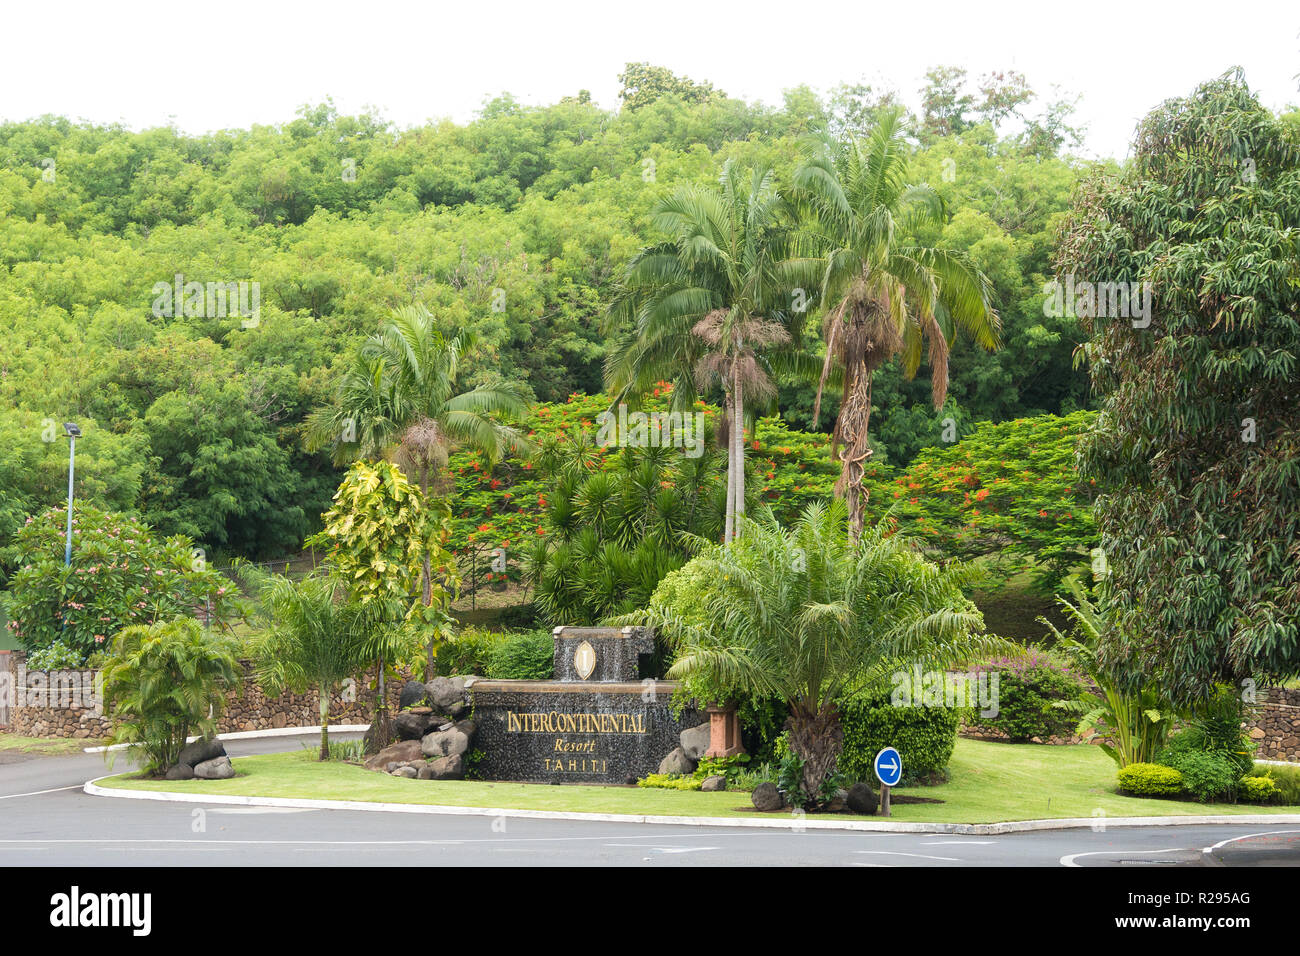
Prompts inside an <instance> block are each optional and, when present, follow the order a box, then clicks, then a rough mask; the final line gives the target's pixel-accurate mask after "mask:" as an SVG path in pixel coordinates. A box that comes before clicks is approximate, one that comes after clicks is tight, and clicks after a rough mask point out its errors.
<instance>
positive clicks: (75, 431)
mask: <svg viewBox="0 0 1300 956" xmlns="http://www.w3.org/2000/svg"><path fill="white" fill-rule="evenodd" d="M63 430H64V432H66V433H67V435H68V539H67V543H66V544H65V545H64V548H63V564H64V566H65V567H66V566H68V565H71V564H72V474H73V470H74V468H75V461H76V454H77V439H78V438H80V437H81V429H80V428H78V427H77V423H76V422H64V423H63ZM64 620H65V624H66V617H65V619H64Z"/></svg>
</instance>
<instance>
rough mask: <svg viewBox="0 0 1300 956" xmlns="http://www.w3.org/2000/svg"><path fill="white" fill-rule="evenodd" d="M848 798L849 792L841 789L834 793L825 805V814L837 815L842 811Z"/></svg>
mask: <svg viewBox="0 0 1300 956" xmlns="http://www.w3.org/2000/svg"><path fill="white" fill-rule="evenodd" d="M848 798H849V792H848V791H847V790H845V789H843V788H840V789H838V790H836V791H835V794H834V796H832V797H831V798H830V800H829V801H828V802H827V803H826V812H827V813H839V812H840V811H842V810H843V809H844V804H845V801H847V800H848Z"/></svg>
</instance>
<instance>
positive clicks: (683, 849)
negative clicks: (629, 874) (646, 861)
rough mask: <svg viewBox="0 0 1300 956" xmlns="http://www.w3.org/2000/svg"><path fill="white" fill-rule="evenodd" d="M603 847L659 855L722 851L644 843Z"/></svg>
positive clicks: (610, 844)
mask: <svg viewBox="0 0 1300 956" xmlns="http://www.w3.org/2000/svg"><path fill="white" fill-rule="evenodd" d="M605 846H607V847H621V848H625V849H629V850H656V851H658V852H659V853H702V852H704V851H705V850H721V849H722V847H720V846H646V845H645V844H644V843H606V844H605Z"/></svg>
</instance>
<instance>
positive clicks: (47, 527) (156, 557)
mask: <svg viewBox="0 0 1300 956" xmlns="http://www.w3.org/2000/svg"><path fill="white" fill-rule="evenodd" d="M67 515H68V512H67V508H66V507H64V508H51V509H50V510H48V511H46V512H44V513H42V514H41V515H40V516H38V517H35V518H29V519H27V522H26V523H25V524H24V526H23V528H22V530H21V531H19V532H18V534H17V535H16V536H15V539H14V545H13V553H14V555H15V557H16V560H17V562H19V568H18V571H17V572H16V573H15V574H14V576H13V579H12V580H11V581H10V588H9V592H8V595H7V596H6V601H5V606H6V610H7V612H8V616H9V627H10V628H11V629H12V631H13V634H14V636H15V637H16V638H17V639H18V641H19V643H20V644H21V645H22V646H23V648H24V649H26V650H27V651H35V650H39V649H41V648H45V647H48V646H50V645H51V644H53V643H54V642H56V641H57V642H59V643H60V644H61V645H63V646H65V647H67V648H69V649H70V650H72V651H74V652H75V653H76V654H77V655H78V657H79V658H80V659H81V660H85V659H86V658H87V657H88V656H89V655H90V654H92V653H94V652H95V651H100V650H104V649H106V648H107V647H108V646H110V645H109V639H110V638H111V637H112V636H113V635H114V634H116V633H117V632H118V631H119V630H121V629H122V628H125V627H128V626H131V625H141V624H151V623H157V622H165V621H169V620H171V619H173V618H177V617H190V618H192V617H194V616H195V614H196V613H197V612H198V611H199V610H201V609H202V610H205V611H206V612H207V614H208V619H209V620H210V621H212V622H213V623H217V624H225V623H227V622H229V621H230V620H231V619H232V618H234V617H235V615H236V613H237V609H236V607H235V603H234V599H235V595H236V588H235V586H234V585H233V584H232V583H231V582H230V580H229V579H228V578H226V577H225V576H224V575H222V574H219V573H218V572H216V571H214V570H212V569H211V568H210V567H208V565H207V562H206V560H205V559H204V557H203V552H202V550H201V549H196V548H195V547H194V543H193V541H191V540H190V539H189V538H186V537H184V536H183V535H176V536H173V537H171V538H167V539H165V540H159V539H157V538H156V537H155V536H154V534H153V532H152V531H151V530H150V529H149V527H148V526H147V525H145V524H144V523H142V522H141V521H139V520H137V519H135V518H130V517H127V516H126V515H122V514H117V513H115V512H105V511H101V510H99V509H98V508H96V507H94V506H93V505H87V504H77V505H76V506H75V507H74V509H73V516H72V562H71V564H69V565H65V564H64V548H65V533H66V527H67Z"/></svg>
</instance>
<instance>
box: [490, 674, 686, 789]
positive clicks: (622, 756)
mask: <svg viewBox="0 0 1300 956" xmlns="http://www.w3.org/2000/svg"><path fill="white" fill-rule="evenodd" d="M676 687H677V685H676V684H675V683H669V682H666V681H646V682H644V683H642V682H639V681H638V682H634V683H620V682H607V683H589V684H586V685H585V686H583V685H580V684H578V685H575V683H573V682H569V681H527V680H493V681H488V680H475V681H472V682H467V688H466V689H467V690H468V691H469V694H470V698H471V699H472V701H473V704H474V723H475V726H476V727H477V730H476V731H475V735H474V747H475V749H476V750H478V751H479V752H480V753H481V757H480V758H479V762H478V765H477V768H476V769H477V772H478V773H479V774H480V775H481V776H482V777H483V778H484V779H486V780H523V781H537V782H545V783H552V782H560V783H581V782H588V783H626V782H627V780H628V778H629V777H643V776H645V775H646V774H647V773H653V772H654V770H655V769H656V768H657V767H658V765H659V761H660V760H662V759H663V756H664V754H666V753H668V752H669V751H671V750H672V749H673V748H674V747H676V746H677V743H678V738H679V737H680V735H681V732H682V730H683V729H685V728H687V727H693V726H694V725H695V724H697V723H699V715H698V714H696V713H694V712H693V711H690V710H687V711H685V712H684V713H683V714H682V717H681V719H678V718H675V717H673V715H672V711H671V709H670V708H669V698H670V697H671V696H672V693H673V691H674V690H676Z"/></svg>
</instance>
